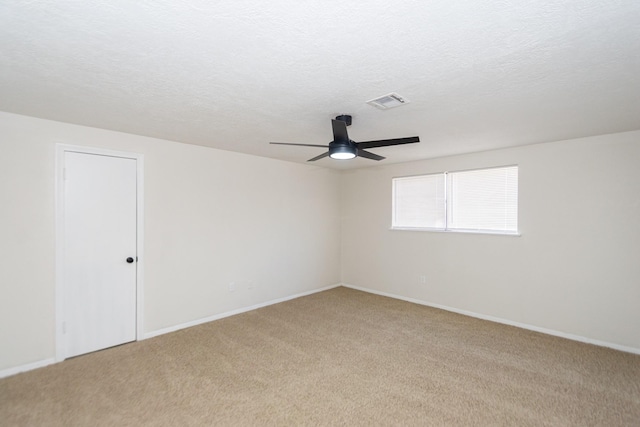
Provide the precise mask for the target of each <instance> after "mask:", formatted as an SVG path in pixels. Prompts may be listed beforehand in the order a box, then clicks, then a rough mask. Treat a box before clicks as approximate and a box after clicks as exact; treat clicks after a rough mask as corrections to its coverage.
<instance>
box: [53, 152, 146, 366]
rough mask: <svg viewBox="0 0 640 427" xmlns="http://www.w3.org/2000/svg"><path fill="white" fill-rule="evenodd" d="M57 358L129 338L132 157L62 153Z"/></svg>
mask: <svg viewBox="0 0 640 427" xmlns="http://www.w3.org/2000/svg"><path fill="white" fill-rule="evenodd" d="M63 197H64V202H63V203H64V213H63V216H64V225H63V226H64V260H63V262H64V267H63V268H64V269H63V271H64V285H63V294H64V295H63V313H64V323H63V325H64V326H63V331H64V337H65V338H64V340H65V349H64V356H65V357H72V356H77V355H79V354H84V353H88V352H91V351H95V350H100V349H103V348H107V347H112V346H115V345H119V344H123V343H126V342H129V341H134V340H135V339H136V265H137V262H136V261H137V258H136V159H131V158H122V157H114V156H107V155H97V154H87V153H79V152H71V151H65V153H64V193H63Z"/></svg>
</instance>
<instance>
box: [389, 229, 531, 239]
mask: <svg viewBox="0 0 640 427" xmlns="http://www.w3.org/2000/svg"><path fill="white" fill-rule="evenodd" d="M389 230H391V231H428V232H432V233H455V234H489V235H492V236H511V237H520V236H522V234H520V232H518V231H492V230H445V229H441V228H420V227H391V228H390V229H389Z"/></svg>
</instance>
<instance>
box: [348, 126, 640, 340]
mask: <svg viewBox="0 0 640 427" xmlns="http://www.w3.org/2000/svg"><path fill="white" fill-rule="evenodd" d="M423 143H425V144H426V143H428V142H423ZM639 162H640V132H629V133H621V134H614V135H605V136H599V137H592V138H583V139H577V140H570V141H562V142H553V143H547V144H538V145H531V146H526V147H520V148H514V149H504V150H496V151H488V152H482V153H476V154H469V155H460V156H454V157H446V158H440V159H434V160H425V161H417V162H411V163H403V164H393V165H386V166H379V167H372V168H367V169H360V170H355V171H351V172H346V173H344V175H343V185H344V188H343V194H342V211H343V223H342V228H343V233H342V239H343V243H342V245H343V246H342V281H343V283H346V284H349V285H353V286H356V287H362V288H367V289H370V290H373V291H376V292H381V293H387V294H393V295H397V296H400V297H403V298H408V299H415V300H418V301H420V302H424V303H428V304H435V305H441V306H446V307H449V308H452V309H454V310H459V311H467V312H471V313H475V314H478V315H481V316H486V317H493V318H498V319H503V320H505V321H507V323H509V322H510V323H519V324H524V325H529V326H532V327H534V328H540V329H547V330H551V331H554V332H558V333H560V334H565V335H575V336H578V337H583V338H586V339H587V340H591V341H599V342H601V343H608V344H613V346H615V347H618V348H625V349H630V350H631V351H640V172H639V170H640V166H639ZM510 164H518V165H519V166H520V168H519V171H520V175H519V184H520V186H519V228H520V231H521V233H522V235H521V236H520V237H513V236H496V235H476V234H459V233H442V232H440V233H438V232H424V231H422V232H420V231H398V230H394V231H392V230H390V229H389V228H390V225H391V178H392V177H395V176H406V175H416V174H422V173H433V172H442V171H447V170H464V169H473V168H483V167H490V166H500V165H510ZM421 275H424V276H426V278H427V283H426V284H421V283H419V276H421Z"/></svg>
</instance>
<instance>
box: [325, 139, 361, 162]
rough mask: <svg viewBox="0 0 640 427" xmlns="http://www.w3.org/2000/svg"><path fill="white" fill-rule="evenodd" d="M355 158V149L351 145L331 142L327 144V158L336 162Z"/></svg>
mask: <svg viewBox="0 0 640 427" xmlns="http://www.w3.org/2000/svg"><path fill="white" fill-rule="evenodd" d="M355 156H356V148H355V146H353V145H352V144H348V143H344V142H342V143H337V142H332V143H331V144H329V157H331V158H332V159H336V160H349V159H353V158H354V157H355Z"/></svg>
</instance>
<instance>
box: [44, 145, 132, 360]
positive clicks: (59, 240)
mask: <svg viewBox="0 0 640 427" xmlns="http://www.w3.org/2000/svg"><path fill="white" fill-rule="evenodd" d="M67 152H74V153H82V154H93V155H100V156H108V157H120V158H125V159H134V160H135V161H136V253H137V256H138V262H137V265H136V267H137V268H136V341H140V340H141V339H143V338H144V326H143V321H144V311H143V309H144V301H143V299H144V292H143V284H144V254H143V250H144V245H143V243H144V155H142V154H139V153H131V152H125V151H115V150H108V149H103V148H96V147H88V146H80V145H69V144H63V143H57V144H56V165H55V173H56V177H55V209H56V211H55V222H56V224H55V227H56V249H55V250H56V277H55V304H56V306H55V348H56V357H55V361H56V362H61V361H63V360H64V359H65V358H66V348H65V341H66V340H65V337H64V335H65V331H64V327H65V325H64V319H65V316H64V314H65V307H64V285H65V272H64V250H65V241H64V238H65V233H64V215H65V209H64V160H65V153H67Z"/></svg>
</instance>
